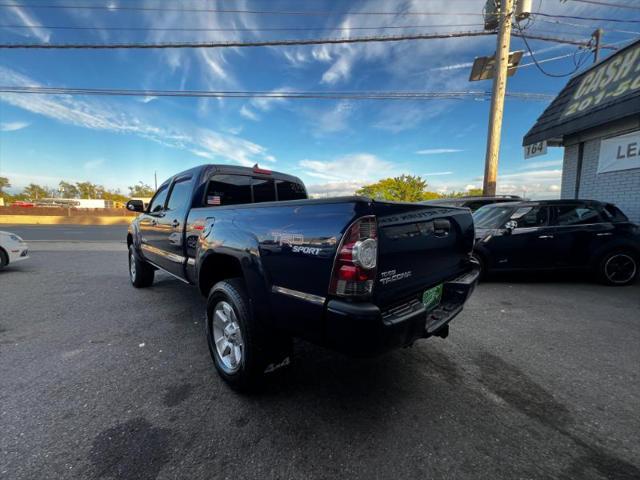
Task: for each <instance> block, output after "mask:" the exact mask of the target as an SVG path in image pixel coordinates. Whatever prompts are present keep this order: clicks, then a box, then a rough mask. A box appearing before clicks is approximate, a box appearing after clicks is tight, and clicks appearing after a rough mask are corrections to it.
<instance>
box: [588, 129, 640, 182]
mask: <svg viewBox="0 0 640 480" xmlns="http://www.w3.org/2000/svg"><path fill="white" fill-rule="evenodd" d="M630 168H640V131H638V132H633V133H628V134H627V135H620V136H619V137H613V138H607V139H605V140H602V142H601V143H600V159H599V160H598V173H605V172H616V171H618V170H629V169H630Z"/></svg>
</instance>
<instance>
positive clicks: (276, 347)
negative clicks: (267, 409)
mask: <svg viewBox="0 0 640 480" xmlns="http://www.w3.org/2000/svg"><path fill="white" fill-rule="evenodd" d="M243 283H244V282H243V281H242V280H241V279H239V278H233V279H229V280H223V281H221V282H218V283H216V284H215V285H214V286H213V288H212V289H211V291H210V293H209V298H208V300H207V322H206V333H207V343H208V345H209V352H210V353H211V358H212V359H213V363H214V364H215V367H216V369H217V370H218V373H219V374H220V376H221V377H222V378H223V380H224V381H226V382H227V383H228V384H229V385H230V386H232V387H233V388H236V389H238V390H242V391H248V390H253V389H255V388H256V387H258V386H260V384H261V383H262V381H263V377H264V374H265V373H269V372H271V371H273V370H275V369H277V368H278V367H280V366H285V365H288V364H289V358H290V350H291V339H290V338H286V339H285V340H283V339H282V337H281V338H280V340H278V341H276V340H275V339H276V335H275V333H274V332H272V331H270V330H269V329H267V328H266V326H265V325H262V324H261V323H260V322H259V321H257V320H256V319H255V318H254V316H253V314H252V312H251V307H250V304H249V298H248V296H247V293H246V289H245V287H244V284H243Z"/></svg>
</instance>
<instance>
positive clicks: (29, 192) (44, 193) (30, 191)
mask: <svg viewBox="0 0 640 480" xmlns="http://www.w3.org/2000/svg"><path fill="white" fill-rule="evenodd" d="M22 194H23V195H24V196H25V197H26V198H28V199H29V200H39V199H41V198H47V197H48V196H49V189H48V188H47V187H42V186H40V185H37V184H35V183H30V184H29V185H27V186H26V187H25V188H24V190H23V191H22Z"/></svg>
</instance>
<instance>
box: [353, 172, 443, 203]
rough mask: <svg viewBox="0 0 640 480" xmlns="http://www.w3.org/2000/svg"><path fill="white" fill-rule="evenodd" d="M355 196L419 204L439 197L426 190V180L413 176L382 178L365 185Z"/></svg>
mask: <svg viewBox="0 0 640 480" xmlns="http://www.w3.org/2000/svg"><path fill="white" fill-rule="evenodd" d="M356 194H357V195H364V196H366V197H372V198H375V199H379V200H391V201H402V202H419V201H422V200H430V199H433V198H439V197H440V195H439V194H438V193H436V192H430V191H428V190H427V181H426V180H423V179H422V178H421V177H419V176H413V175H400V176H399V177H393V178H384V179H382V180H380V181H378V182H376V183H372V184H371V185H365V186H364V187H362V188H361V189H359V190H358V191H356Z"/></svg>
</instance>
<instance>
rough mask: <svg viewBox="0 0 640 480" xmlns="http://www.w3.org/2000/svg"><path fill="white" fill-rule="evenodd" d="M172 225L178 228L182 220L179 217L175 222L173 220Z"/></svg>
mask: <svg viewBox="0 0 640 480" xmlns="http://www.w3.org/2000/svg"><path fill="white" fill-rule="evenodd" d="M171 226H172V227H173V228H178V227H179V226H180V222H179V221H178V220H177V219H174V220H173V222H171Z"/></svg>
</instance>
